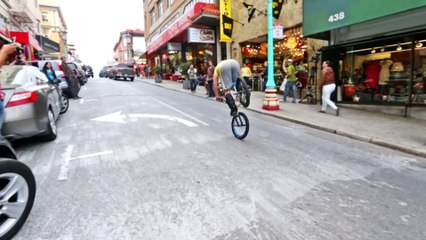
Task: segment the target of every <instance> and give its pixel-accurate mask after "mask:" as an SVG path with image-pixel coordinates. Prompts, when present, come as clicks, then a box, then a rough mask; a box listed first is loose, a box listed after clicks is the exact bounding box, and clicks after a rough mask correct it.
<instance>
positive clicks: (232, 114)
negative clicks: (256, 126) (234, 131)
mask: <svg viewBox="0 0 426 240" xmlns="http://www.w3.org/2000/svg"><path fill="white" fill-rule="evenodd" d="M230 114H231V117H233V116H235V115H237V114H238V110H237V109H236V108H235V109H231V113H230Z"/></svg>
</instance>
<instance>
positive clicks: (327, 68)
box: [319, 61, 340, 116]
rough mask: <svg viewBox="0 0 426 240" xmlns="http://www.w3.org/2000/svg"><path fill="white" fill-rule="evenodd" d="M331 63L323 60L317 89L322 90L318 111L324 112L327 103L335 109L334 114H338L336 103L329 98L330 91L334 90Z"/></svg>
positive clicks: (334, 84)
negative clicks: (320, 105) (320, 104)
mask: <svg viewBox="0 0 426 240" xmlns="http://www.w3.org/2000/svg"><path fill="white" fill-rule="evenodd" d="M331 66H332V63H331V62H330V61H324V62H323V64H322V71H321V80H320V84H319V89H320V90H322V107H321V110H320V111H319V112H320V113H325V112H326V110H327V105H329V106H330V107H331V108H333V109H334V110H335V111H336V116H339V112H340V109H339V108H338V107H337V106H336V104H335V103H334V102H333V101H331V100H330V96H331V93H332V92H334V90H336V83H335V81H334V71H333V68H331Z"/></svg>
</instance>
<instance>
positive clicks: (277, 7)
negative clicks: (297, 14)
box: [272, 0, 284, 20]
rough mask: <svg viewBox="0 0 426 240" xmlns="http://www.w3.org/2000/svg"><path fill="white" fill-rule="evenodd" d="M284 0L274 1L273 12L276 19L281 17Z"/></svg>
mask: <svg viewBox="0 0 426 240" xmlns="http://www.w3.org/2000/svg"><path fill="white" fill-rule="evenodd" d="M283 3H284V0H274V1H273V2H272V14H273V16H274V18H275V19H277V20H278V19H279V18H280V13H281V8H282V7H283Z"/></svg>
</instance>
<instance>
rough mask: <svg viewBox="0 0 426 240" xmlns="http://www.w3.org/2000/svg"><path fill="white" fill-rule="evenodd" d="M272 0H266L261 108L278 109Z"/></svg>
mask: <svg viewBox="0 0 426 240" xmlns="http://www.w3.org/2000/svg"><path fill="white" fill-rule="evenodd" d="M272 2H273V0H268V66H267V67H268V69H267V70H268V79H267V82H266V89H265V98H264V99H263V107H262V108H263V109H265V110H270V111H275V110H279V109H280V105H279V103H280V101H279V100H278V98H277V88H276V85H275V80H274V36H273V33H274V28H273V7H272Z"/></svg>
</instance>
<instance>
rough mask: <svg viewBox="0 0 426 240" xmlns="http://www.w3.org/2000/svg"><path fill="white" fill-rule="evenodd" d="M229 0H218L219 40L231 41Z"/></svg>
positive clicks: (231, 22)
mask: <svg viewBox="0 0 426 240" xmlns="http://www.w3.org/2000/svg"><path fill="white" fill-rule="evenodd" d="M231 5H232V4H231V0H220V41H221V42H232V28H233V20H232V18H231Z"/></svg>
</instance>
